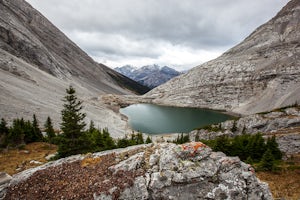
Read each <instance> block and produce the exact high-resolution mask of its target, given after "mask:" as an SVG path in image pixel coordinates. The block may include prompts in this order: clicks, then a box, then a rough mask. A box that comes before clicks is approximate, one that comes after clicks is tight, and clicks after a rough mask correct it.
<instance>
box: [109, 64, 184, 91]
mask: <svg viewBox="0 0 300 200" xmlns="http://www.w3.org/2000/svg"><path fill="white" fill-rule="evenodd" d="M115 70H116V71H117V72H119V73H121V74H123V75H125V76H127V77H129V78H131V79H132V80H135V81H136V82H138V83H140V84H142V85H144V86H147V87H149V88H151V89H152V88H155V87H157V86H159V85H161V84H163V83H165V82H167V81H169V80H170V79H172V78H174V77H176V76H178V75H180V74H181V73H180V72H178V71H176V70H174V69H172V68H170V67H168V66H164V67H160V66H158V65H147V66H143V67H141V68H138V69H137V68H135V67H132V66H130V65H125V66H123V67H117V68H115Z"/></svg>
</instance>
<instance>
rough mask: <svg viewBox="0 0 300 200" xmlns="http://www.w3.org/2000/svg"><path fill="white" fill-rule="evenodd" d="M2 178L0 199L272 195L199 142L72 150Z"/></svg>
mask: <svg viewBox="0 0 300 200" xmlns="http://www.w3.org/2000/svg"><path fill="white" fill-rule="evenodd" d="M5 180H6V181H5V182H4V183H3V184H1V183H0V195H1V194H2V196H0V199H1V198H4V199H97V200H100V199H101V200H104V199H107V200H109V199H182V200H186V199H268V200H269V199H272V195H271V193H270V190H269V188H268V185H267V184H265V183H263V182H261V181H260V180H259V179H257V178H256V176H255V172H254V170H253V168H251V166H250V165H248V164H245V163H243V162H241V161H240V160H239V158H238V157H227V156H226V155H225V154H223V153H221V152H212V150H211V149H210V148H209V147H207V146H205V145H204V144H202V143H199V142H198V143H188V144H184V145H175V144H171V143H162V144H148V145H141V146H133V147H128V148H126V149H118V150H114V151H107V152H100V153H95V154H89V155H85V156H83V155H77V156H72V157H68V158H64V159H60V160H57V161H54V162H50V163H48V164H45V165H43V166H40V167H37V168H34V169H30V170H27V171H23V172H21V173H19V174H17V175H15V176H13V178H12V179H11V178H9V179H7V178H6V179H5Z"/></svg>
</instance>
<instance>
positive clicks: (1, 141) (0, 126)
mask: <svg viewBox="0 0 300 200" xmlns="http://www.w3.org/2000/svg"><path fill="white" fill-rule="evenodd" d="M8 133H9V129H8V127H7V123H6V121H5V119H4V118H2V119H1V122H0V147H5V146H6V145H7V144H6V143H7V137H8Z"/></svg>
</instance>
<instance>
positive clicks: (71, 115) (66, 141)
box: [58, 86, 86, 157]
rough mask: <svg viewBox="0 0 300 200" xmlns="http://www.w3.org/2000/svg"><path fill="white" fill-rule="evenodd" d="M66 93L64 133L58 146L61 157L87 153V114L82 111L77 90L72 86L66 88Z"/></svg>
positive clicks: (62, 128)
mask: <svg viewBox="0 0 300 200" xmlns="http://www.w3.org/2000/svg"><path fill="white" fill-rule="evenodd" d="M66 93H67V95H66V96H65V97H64V99H63V101H64V105H63V107H64V108H63V110H62V111H61V115H62V123H61V130H62V131H63V134H62V135H61V142H60V145H59V147H58V154H59V156H60V157H66V156H69V155H73V154H78V153H85V148H86V145H85V143H86V140H85V139H86V138H85V136H86V134H85V132H84V128H85V126H86V124H85V122H84V118H85V116H86V114H85V113H82V112H81V109H82V102H81V101H79V100H78V99H77V97H76V95H75V93H76V91H75V89H74V88H73V87H72V86H70V87H69V88H68V89H66Z"/></svg>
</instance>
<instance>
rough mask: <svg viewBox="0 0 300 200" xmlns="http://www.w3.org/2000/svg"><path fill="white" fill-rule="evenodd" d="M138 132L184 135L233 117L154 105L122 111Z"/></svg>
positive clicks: (139, 106) (192, 109)
mask: <svg viewBox="0 0 300 200" xmlns="http://www.w3.org/2000/svg"><path fill="white" fill-rule="evenodd" d="M120 112H121V113H122V114H124V115H126V116H127V117H128V118H129V125H130V126H131V128H132V129H134V130H136V131H141V132H143V133H150V134H161V133H182V132H183V133H184V132H189V131H192V130H193V129H195V128H198V127H201V126H205V125H208V124H214V123H219V122H222V121H225V120H227V119H230V118H231V116H229V115H226V114H223V113H220V112H216V111H212V110H207V109H196V108H179V107H168V106H158V105H153V104H134V105H131V106H128V107H126V108H122V109H120Z"/></svg>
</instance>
